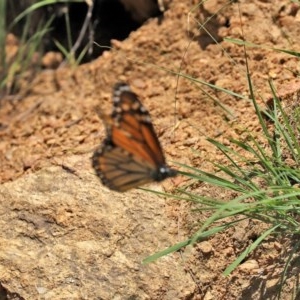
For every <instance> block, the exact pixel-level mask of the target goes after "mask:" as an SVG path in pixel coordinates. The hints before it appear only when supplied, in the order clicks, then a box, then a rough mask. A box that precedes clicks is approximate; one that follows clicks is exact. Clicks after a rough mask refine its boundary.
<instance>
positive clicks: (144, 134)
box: [93, 83, 176, 192]
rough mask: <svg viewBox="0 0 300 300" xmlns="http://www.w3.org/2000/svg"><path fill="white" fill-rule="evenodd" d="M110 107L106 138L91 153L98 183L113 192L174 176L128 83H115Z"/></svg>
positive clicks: (174, 172)
mask: <svg viewBox="0 0 300 300" xmlns="http://www.w3.org/2000/svg"><path fill="white" fill-rule="evenodd" d="M113 100H114V109H113V113H112V116H111V118H110V119H108V120H106V121H105V125H106V129H107V138H106V140H105V141H104V143H103V145H102V146H101V147H100V148H99V149H97V150H96V151H95V153H94V155H93V167H94V169H95V170H96V173H97V175H98V176H99V177H100V178H101V180H102V183H103V184H105V185H106V186H108V187H109V188H111V189H113V190H117V191H121V192H122V191H126V190H128V189H130V188H133V187H137V186H139V185H142V184H145V183H148V182H151V181H161V180H163V179H165V178H167V177H170V176H175V175H176V171H175V170H173V169H171V168H169V167H168V166H167V165H166V163H165V158H164V155H163V151H162V148H161V146H160V143H159V141H158V138H157V136H156V134H155V131H154V128H153V125H152V123H151V119H150V115H149V113H148V111H147V110H146V109H145V108H144V107H143V106H142V104H141V102H140V101H139V99H138V97H137V96H136V94H134V93H133V92H131V90H130V88H129V86H128V85H126V84H124V83H120V84H117V85H116V86H115V89H114V93H113Z"/></svg>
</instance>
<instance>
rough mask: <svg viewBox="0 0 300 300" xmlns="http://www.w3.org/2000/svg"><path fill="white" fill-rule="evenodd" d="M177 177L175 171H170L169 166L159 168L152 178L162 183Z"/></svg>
mask: <svg viewBox="0 0 300 300" xmlns="http://www.w3.org/2000/svg"><path fill="white" fill-rule="evenodd" d="M176 175H177V171H176V170H175V169H171V168H170V167H169V166H166V165H164V166H161V167H160V168H159V169H158V170H157V171H156V172H155V173H154V174H153V178H154V180H155V181H162V180H164V179H166V178H168V177H174V176H176Z"/></svg>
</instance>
